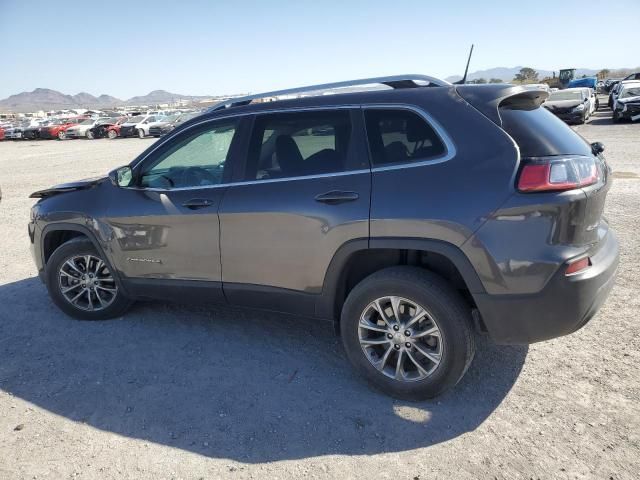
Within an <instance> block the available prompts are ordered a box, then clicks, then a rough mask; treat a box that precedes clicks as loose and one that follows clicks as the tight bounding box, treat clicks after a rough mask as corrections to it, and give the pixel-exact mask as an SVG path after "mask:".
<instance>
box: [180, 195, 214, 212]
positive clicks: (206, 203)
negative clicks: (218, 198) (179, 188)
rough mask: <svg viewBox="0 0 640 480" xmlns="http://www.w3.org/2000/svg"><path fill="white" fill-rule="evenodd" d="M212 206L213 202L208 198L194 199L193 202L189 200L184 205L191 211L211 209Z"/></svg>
mask: <svg viewBox="0 0 640 480" xmlns="http://www.w3.org/2000/svg"><path fill="white" fill-rule="evenodd" d="M211 205H213V202H212V201H211V200H208V199H206V198H192V199H191V200H187V201H186V202H184V203H183V204H182V206H183V207H185V208H188V209H190V210H197V209H199V208H207V207H210V206H211Z"/></svg>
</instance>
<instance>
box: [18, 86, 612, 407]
mask: <svg viewBox="0 0 640 480" xmlns="http://www.w3.org/2000/svg"><path fill="white" fill-rule="evenodd" d="M374 83H378V84H383V85H386V87H388V88H386V89H385V88H378V89H371V88H369V87H367V88H360V90H359V91H358V90H357V88H359V87H360V86H362V85H363V84H374ZM346 86H349V87H351V88H350V89H349V90H348V91H347V92H346V93H340V94H332V95H315V96H306V97H300V98H295V99H291V100H280V101H274V102H269V101H264V100H266V99H267V97H273V96H277V95H280V94H283V93H294V94H297V93H300V92H302V91H304V90H309V91H312V90H328V89H331V90H332V93H335V92H336V91H340V90H336V89H339V88H340V87H346ZM546 98H547V93H546V92H544V91H535V90H534V91H531V90H525V89H523V88H521V87H516V86H512V85H451V84H449V83H447V82H444V81H441V80H437V79H434V78H431V77H426V76H417V75H404V76H397V77H385V78H375V79H367V80H362V81H352V82H340V83H336V84H329V85H323V86H314V87H308V88H305V89H293V90H288V91H282V92H270V93H266V94H263V95H256V96H250V97H244V98H236V99H231V100H228V101H227V102H226V103H224V104H221V105H217V106H215V107H213V108H211V109H210V110H209V111H208V112H206V113H204V114H203V115H200V116H198V117H196V118H194V119H192V120H190V121H189V122H187V123H185V124H183V125H181V126H180V127H178V128H176V129H175V130H174V131H173V132H171V133H170V134H169V135H167V136H166V137H163V138H162V139H161V140H159V141H158V142H156V143H154V144H153V145H152V146H150V147H149V148H148V149H147V150H146V151H144V152H143V153H142V154H141V155H139V156H138V157H137V158H136V159H135V160H133V162H131V164H129V165H127V166H124V167H121V168H119V169H116V170H114V171H113V172H111V173H110V174H109V175H108V176H107V177H104V178H98V179H91V180H86V181H80V182H75V183H68V184H63V185H58V186H56V187H52V188H49V189H46V190H42V191H39V192H36V193H34V194H33V195H32V197H34V198H38V199H39V201H38V202H37V204H36V205H35V206H34V207H33V210H32V212H31V221H30V223H29V236H30V240H31V247H32V251H33V256H34V259H35V262H36V265H37V268H38V271H39V274H40V277H41V278H42V279H43V281H44V282H45V283H46V285H47V288H48V291H49V294H50V296H51V298H52V300H53V301H54V303H55V304H56V305H57V306H58V307H59V308H60V309H61V310H63V311H64V312H65V313H67V314H68V315H71V316H73V317H75V318H79V319H85V320H102V319H107V318H112V317H117V316H120V315H122V314H124V313H125V311H126V310H127V308H128V307H129V306H130V305H131V303H132V301H134V300H136V299H161V300H176V301H179V302H195V301H207V302H213V303H220V304H227V305H235V306H245V307H252V308H259V309H266V310H274V311H279V312H286V313H291V314H296V315H299V316H309V317H314V318H319V319H328V320H331V321H333V322H335V325H336V329H337V331H338V332H339V333H340V335H341V337H342V341H343V343H344V347H345V349H346V353H347V355H348V358H349V360H350V361H351V363H352V364H353V366H354V367H355V368H356V370H357V371H358V372H359V373H361V374H362V375H363V376H364V377H365V378H366V379H367V380H368V381H369V382H371V383H372V384H373V385H375V386H376V387H378V388H380V389H381V390H383V391H384V392H386V393H388V394H391V395H393V396H396V397H399V398H405V399H413V400H417V399H423V398H429V397H433V396H435V395H438V394H440V393H441V392H443V391H444V390H446V389H447V388H450V387H452V386H453V385H455V384H456V383H457V382H458V381H459V380H460V378H461V377H462V376H463V375H464V373H465V371H466V370H467V368H468V367H469V364H470V362H471V360H472V359H473V356H474V336H475V335H476V334H477V333H486V334H488V335H489V336H490V337H491V338H492V339H493V340H494V341H495V342H497V343H502V344H509V343H531V342H537V341H541V340H545V339H549V338H553V337H557V336H560V335H565V334H568V333H571V332H574V331H575V330H577V329H579V328H580V327H582V326H583V325H584V324H585V323H586V322H587V321H589V319H591V318H592V317H593V315H594V314H595V313H596V311H597V310H598V308H599V307H600V305H601V304H602V303H603V301H604V300H605V298H606V297H607V294H608V293H609V291H610V289H611V287H612V285H613V281H614V278H615V272H616V268H617V264H618V245H617V241H616V237H615V235H614V233H613V232H612V231H611V229H610V228H609V227H608V224H607V222H606V220H605V219H604V218H603V216H602V212H603V208H604V204H605V197H606V194H607V191H608V189H609V187H610V183H611V177H610V169H609V167H608V166H607V164H606V162H605V160H604V157H603V156H602V151H603V149H604V147H603V146H602V145H601V144H599V143H595V144H588V143H587V142H586V141H585V140H584V139H582V138H581V137H580V136H579V135H577V134H576V133H575V132H573V131H572V130H571V129H570V128H569V127H567V126H566V125H565V124H564V123H563V122H561V121H560V120H558V119H557V118H555V117H554V116H553V115H552V114H551V113H549V112H548V111H546V110H545V109H544V108H541V107H540V105H541V103H542V102H543V101H544V100H545V99H546ZM260 100H263V101H260Z"/></svg>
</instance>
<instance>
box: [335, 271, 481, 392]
mask: <svg viewBox="0 0 640 480" xmlns="http://www.w3.org/2000/svg"><path fill="white" fill-rule="evenodd" d="M469 317H470V309H469V307H468V306H467V305H466V304H465V302H464V300H463V299H462V298H461V297H460V295H459V294H458V293H457V292H456V291H455V290H453V289H452V288H451V287H450V286H449V285H448V284H447V283H446V282H445V281H444V280H443V279H442V278H440V277H438V276H437V275H435V274H433V273H431V272H428V271H425V270H422V269H419V268H415V267H391V268H387V269H384V270H381V271H379V272H376V273H374V274H373V275H371V276H369V277H367V278H365V279H364V280H363V281H362V282H360V283H359V284H358V285H357V286H356V287H355V288H354V289H353V290H352V291H351V293H350V294H349V296H348V297H347V300H346V302H345V304H344V307H343V309H342V316H341V323H340V330H341V335H342V341H343V344H344V347H345V349H346V352H347V356H348V357H349V360H350V361H351V363H352V364H353V366H354V367H355V368H356V370H357V371H358V372H360V373H361V374H362V375H363V376H364V377H365V378H366V379H367V380H368V381H369V382H370V383H371V384H373V386H375V387H377V388H379V389H380V390H382V391H384V392H385V393H388V394H390V395H392V396H394V397H397V398H401V399H405V400H423V399H426V398H432V397H435V396H437V395H439V394H441V393H442V392H444V391H445V390H447V389H449V388H451V387H453V386H454V385H455V384H456V383H458V381H459V380H460V379H461V378H462V376H463V375H464V373H465V372H466V370H467V368H468V367H469V365H470V363H471V360H472V359H473V355H474V351H475V344H474V339H473V334H472V332H471V329H470V327H469V325H470V318H469Z"/></svg>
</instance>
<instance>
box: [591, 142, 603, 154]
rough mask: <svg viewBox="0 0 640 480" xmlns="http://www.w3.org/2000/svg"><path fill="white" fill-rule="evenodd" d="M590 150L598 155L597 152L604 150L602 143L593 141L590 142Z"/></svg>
mask: <svg viewBox="0 0 640 480" xmlns="http://www.w3.org/2000/svg"><path fill="white" fill-rule="evenodd" d="M591 151H592V152H593V153H594V154H595V155H598V154H599V153H602V152H604V144H603V143H601V142H593V143H592V144H591Z"/></svg>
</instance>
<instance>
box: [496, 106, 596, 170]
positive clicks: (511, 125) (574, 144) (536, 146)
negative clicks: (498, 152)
mask: <svg viewBox="0 0 640 480" xmlns="http://www.w3.org/2000/svg"><path fill="white" fill-rule="evenodd" d="M500 117H501V119H502V128H503V129H504V130H505V131H506V132H507V133H508V134H509V135H510V136H511V138H513V140H514V141H515V142H516V144H517V145H518V147H519V148H520V155H521V156H522V157H546V156H549V155H569V154H572V155H591V154H592V152H591V146H590V145H589V143H587V141H586V140H585V139H583V138H582V137H581V136H580V135H578V134H577V133H576V132H574V131H573V130H572V129H571V128H570V127H569V126H567V124H566V123H564V122H563V121H562V120H560V119H559V118H558V117H556V116H555V115H554V114H553V113H551V112H549V111H548V110H547V109H546V108H542V107H535V108H533V107H527V106H524V105H520V104H518V103H516V104H513V105H512V104H507V105H503V106H501V107H500Z"/></svg>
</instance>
